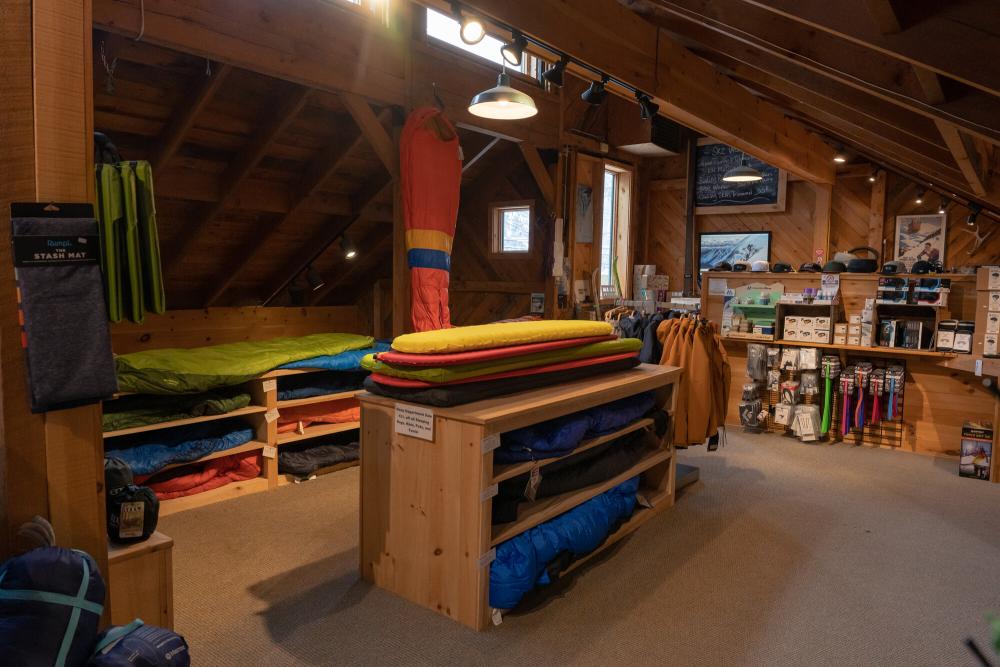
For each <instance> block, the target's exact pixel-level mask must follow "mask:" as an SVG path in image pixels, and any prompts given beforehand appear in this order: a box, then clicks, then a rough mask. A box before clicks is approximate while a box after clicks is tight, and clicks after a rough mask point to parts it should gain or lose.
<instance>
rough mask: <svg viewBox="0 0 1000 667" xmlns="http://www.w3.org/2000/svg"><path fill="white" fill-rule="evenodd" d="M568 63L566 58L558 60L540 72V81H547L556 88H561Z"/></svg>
mask: <svg viewBox="0 0 1000 667" xmlns="http://www.w3.org/2000/svg"><path fill="white" fill-rule="evenodd" d="M567 62H569V61H568V60H567V59H566V56H563V57H562V58H560V59H559V62H557V63H555V64H554V65H552V67H550V68H548V69H547V70H545V71H544V72H542V80H543V81H548V82H549V83H551V84H552V85H553V86H555V87H556V88H562V87H563V75H564V74H565V72H566V63H567Z"/></svg>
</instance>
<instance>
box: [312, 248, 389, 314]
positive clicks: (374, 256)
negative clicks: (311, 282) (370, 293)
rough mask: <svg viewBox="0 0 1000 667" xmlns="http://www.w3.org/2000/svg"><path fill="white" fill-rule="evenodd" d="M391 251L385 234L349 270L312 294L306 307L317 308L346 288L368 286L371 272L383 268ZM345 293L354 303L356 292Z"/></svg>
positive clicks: (350, 290) (352, 290)
mask: <svg viewBox="0 0 1000 667" xmlns="http://www.w3.org/2000/svg"><path fill="white" fill-rule="evenodd" d="M391 250H392V235H391V234H385V235H383V236H381V237H380V238H379V240H378V241H377V242H376V243H375V245H373V246H371V247H369V248H366V249H365V253H364V258H363V259H361V261H359V262H356V263H355V264H354V266H352V267H351V268H350V269H348V270H347V271H344V272H343V273H341V274H340V276H339V277H338V278H337V279H336V280H333V281H330V282H328V283H327V284H326V285H324V286H323V287H321V288H319V289H318V290H316V291H315V292H313V293H312V296H311V298H310V299H309V301H308V305H310V306H317V305H319V304H321V303H323V301H324V300H325V299H326V297H328V296H329V295H331V294H333V293H334V292H335V291H337V290H341V289H342V288H344V287H346V286H349V285H350V286H353V285H355V284H356V283H365V284H370V283H371V282H372V272H373V271H375V270H377V269H378V268H379V267H385V265H386V261H385V259H386V255H387V254H389V253H390V252H391ZM346 291H347V293H348V294H349V295H350V297H351V298H350V299H348V301H354V300H355V299H356V298H357V295H358V290H356V289H349V290H346Z"/></svg>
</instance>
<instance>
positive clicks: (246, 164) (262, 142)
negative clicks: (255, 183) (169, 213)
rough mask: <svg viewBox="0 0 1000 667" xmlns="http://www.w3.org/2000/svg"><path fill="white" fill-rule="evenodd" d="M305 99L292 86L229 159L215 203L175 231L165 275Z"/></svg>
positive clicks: (178, 263)
mask: <svg viewBox="0 0 1000 667" xmlns="http://www.w3.org/2000/svg"><path fill="white" fill-rule="evenodd" d="M308 99H309V89H308V88H302V87H298V86H296V87H295V89H294V90H292V91H291V92H290V93H289V94H288V95H287V96H286V97H285V99H284V101H283V102H282V103H281V104H280V105H279V106H278V108H277V109H275V110H274V112H273V113H272V114H271V116H270V117H269V118H268V120H266V121H265V122H264V123H263V124H262V125H261V126H260V127H259V128H258V129H257V131H256V132H254V133H253V135H252V136H250V137H249V138H248V139H247V143H246V145H245V146H244V148H243V149H242V150H241V151H240V152H239V153H238V154H237V155H236V157H235V158H233V161H232V162H231V163H230V164H229V167H228V168H227V169H226V171H225V173H224V174H223V176H222V187H221V192H220V193H219V200H218V201H216V202H214V203H212V204H209V205H208V206H206V207H204V209H203V210H202V213H201V215H199V216H197V217H195V218H193V219H192V220H190V221H188V222H187V223H186V224H184V225H183V226H182V227H181V229H180V230H179V232H178V234H177V237H178V238H179V241H178V243H177V244H176V246H175V247H173V248H171V249H170V250H169V251H168V252H165V253H164V255H165V260H166V261H165V263H166V265H167V272H168V274H170V273H176V272H177V271H178V270H180V268H181V266H182V262H181V259H182V258H183V257H184V255H185V253H186V252H187V251H188V250H189V249H190V248H191V247H192V246H194V244H195V243H196V242H197V241H198V239H199V238H200V237H201V235H202V234H204V233H206V231H207V227H208V224H209V223H210V222H212V220H213V219H214V218H215V217H216V216H217V215H219V213H221V212H222V211H223V210H225V209H226V208H227V207H228V206H229V205H230V203H231V199H232V196H233V194H234V193H235V192H236V191H237V189H238V188H239V186H240V184H241V183H242V182H243V180H244V179H245V178H246V177H247V176H248V175H249V174H250V172H251V171H253V169H254V167H256V166H257V164H258V163H259V162H260V160H261V158H263V157H264V155H266V154H267V150H268V147H269V146H270V145H271V143H272V142H273V141H274V140H275V139H276V138H277V137H278V136H279V135H280V134H281V133H282V132H284V131H285V128H287V127H288V125H289V123H291V122H292V120H293V119H294V118H295V117H296V116H297V115H298V114H299V112H300V111H302V109H303V107H305V105H306V102H307V101H308Z"/></svg>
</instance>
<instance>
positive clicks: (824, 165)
mask: <svg viewBox="0 0 1000 667" xmlns="http://www.w3.org/2000/svg"><path fill="white" fill-rule="evenodd" d="M467 4H468V5H470V6H472V7H474V8H475V9H477V10H479V11H481V12H483V14H485V15H487V16H490V17H493V18H495V19H498V20H500V21H502V22H504V23H507V24H510V25H515V26H517V27H518V28H520V29H521V30H522V31H524V32H525V33H527V34H529V35H531V36H533V37H535V38H537V39H539V40H540V41H542V42H545V43H547V44H551V45H552V46H553V47H555V48H557V49H560V50H562V51H565V52H566V53H569V54H570V55H572V56H573V57H575V58H578V59H580V60H581V61H583V62H586V63H587V64H589V65H591V66H593V67H595V68H597V69H599V70H601V71H604V72H607V73H608V74H611V75H613V76H615V77H616V78H619V79H621V80H622V81H624V82H626V83H628V84H630V85H632V86H635V87H637V88H639V89H641V90H643V91H645V92H647V93H649V94H650V95H652V96H653V97H654V98H655V99H656V102H657V103H658V104H659V105H660V113H661V114H663V115H664V116H667V117H668V118H672V119H673V120H675V121H677V122H679V123H681V124H682V125H686V126H687V127H690V128H692V129H694V130H697V131H699V132H701V133H703V134H707V135H710V136H713V137H715V138H717V139H719V140H720V141H724V142H726V143H728V144H730V145H733V146H736V147H737V148H739V149H741V150H744V151H746V152H747V153H750V154H751V155H754V156H756V157H758V158H760V159H762V160H765V161H767V162H768V163H770V164H773V165H776V166H778V167H781V168H783V169H787V170H788V171H790V172H792V173H795V174H799V175H800V176H802V177H804V178H808V179H810V180H813V181H818V182H824V183H830V182H832V181H833V179H834V169H833V164H834V163H833V149H832V148H831V147H829V146H827V145H825V144H824V143H823V142H822V141H821V140H820V139H819V138H818V137H815V136H813V135H810V133H809V132H808V131H806V130H805V128H804V127H802V125H800V124H799V123H797V122H795V121H792V120H789V119H787V118H785V116H784V115H783V114H782V113H781V112H780V111H779V110H778V109H777V108H775V107H773V106H771V105H770V104H768V103H766V102H764V101H762V100H758V99H755V98H754V97H753V96H752V95H751V94H750V93H749V92H748V91H746V90H744V89H743V88H742V87H741V86H740V85H739V84H737V83H736V82H735V81H732V80H731V79H728V78H727V77H725V76H722V75H721V74H719V73H718V72H715V71H714V70H713V69H712V67H711V66H710V65H708V64H707V63H705V62H704V61H702V60H701V59H700V58H697V57H696V56H694V54H692V53H691V52H690V51H688V50H687V49H685V48H683V47H682V46H680V45H679V44H677V43H676V42H675V41H674V40H672V39H670V38H669V37H668V36H667V35H665V34H660V32H659V31H658V30H657V28H656V27H655V26H654V25H652V24H650V23H649V22H647V21H645V20H644V19H643V18H642V17H640V16H638V15H636V14H635V13H633V12H631V11H629V10H628V9H627V8H626V7H623V6H622V5H620V4H618V3H617V2H615V0H579V1H577V2H572V3H570V2H565V1H564V0H538V1H536V2H530V3H526V2H509V0H469V2H467Z"/></svg>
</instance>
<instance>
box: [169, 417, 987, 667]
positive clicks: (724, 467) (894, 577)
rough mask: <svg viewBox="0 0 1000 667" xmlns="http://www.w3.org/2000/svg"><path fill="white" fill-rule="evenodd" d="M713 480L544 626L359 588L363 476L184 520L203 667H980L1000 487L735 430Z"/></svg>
mask: <svg viewBox="0 0 1000 667" xmlns="http://www.w3.org/2000/svg"><path fill="white" fill-rule="evenodd" d="M680 460H682V461H684V462H687V463H693V464H695V465H698V466H700V467H701V481H700V482H698V483H696V484H695V485H693V486H692V487H690V488H689V489H687V490H686V491H685V492H684V493H683V495H682V496H681V497H680V498H679V499H678V503H677V505H676V506H675V507H674V508H673V509H672V510H670V511H668V512H666V513H665V514H664V515H661V516H660V517H657V518H656V519H654V520H653V521H651V522H649V523H647V524H646V525H645V526H644V527H643V528H642V529H640V530H639V531H638V532H637V533H636V534H635V535H634V536H632V537H631V538H629V539H627V540H623V542H622V543H621V545H620V546H617V547H616V548H614V549H612V550H611V552H610V554H609V555H608V556H607V557H604V558H601V559H598V560H597V561H596V562H595V563H594V564H593V565H590V566H587V567H584V568H581V570H580V573H579V575H577V576H575V577H572V578H570V581H568V582H564V584H565V585H564V590H561V591H559V594H558V595H556V596H554V597H553V598H552V599H550V600H549V601H548V602H546V603H544V604H542V605H540V606H539V607H538V608H536V609H534V610H533V611H531V612H530V613H525V614H521V615H509V616H507V617H506V618H505V619H504V622H503V624H502V625H501V626H500V627H497V628H493V629H491V630H490V631H489V632H485V633H475V632H472V631H470V630H467V629H465V628H464V627H462V626H459V625H458V624H456V623H453V622H451V621H449V620H447V619H445V618H443V617H440V616H437V615H436V614H434V613H432V612H430V611H425V610H424V609H422V608H419V607H417V606H415V605H411V604H409V603H407V602H405V601H403V600H401V599H398V598H396V597H394V596H393V595H391V594H389V593H386V592H384V591H381V590H378V589H374V588H372V587H370V586H368V585H367V584H365V583H362V582H360V581H359V580H358V577H357V573H356V572H357V558H358V555H357V521H358V519H357V502H358V500H357V499H358V475H357V469H351V470H347V471H342V472H339V473H335V474H333V475H329V476H327V477H325V478H323V479H319V480H316V481H313V482H308V483H306V484H302V485H299V486H289V487H284V488H282V489H279V490H277V491H273V492H270V493H261V494H256V495H253V496H248V497H246V498H242V499H237V500H233V501H229V502H225V503H220V504H217V505H214V506H211V507H206V508H202V509H197V510H191V511H188V512H183V513H181V514H178V515H174V516H171V517H167V518H165V519H164V520H163V521H162V522H161V530H162V531H163V532H165V533H167V534H169V535H172V536H173V537H174V539H175V541H176V548H175V550H174V553H175V556H174V581H175V587H176V588H175V600H176V602H175V608H176V617H177V627H178V630H179V631H180V632H182V633H183V634H184V635H185V636H186V637H187V639H188V641H189V642H190V644H191V650H192V654H193V657H194V663H195V664H196V665H199V666H200V665H213V666H214V665H219V666H228V665H241V666H242V665H268V666H276V665H334V664H337V665H345V664H370V665H385V664H461V665H470V664H494V663H496V664H500V663H503V664H506V665H536V664H543V663H545V664H585V665H607V664H640V665H647V664H648V665H652V664H656V665H665V664H674V665H692V664H694V665H806V664H808V665H875V664H879V665H934V666H941V665H974V664H976V663H975V662H974V661H973V660H972V658H971V656H970V654H968V652H967V651H966V649H965V648H964V647H963V645H962V641H963V639H964V638H965V637H966V636H969V635H972V636H974V637H975V638H976V639H977V640H978V641H979V644H980V646H982V647H983V648H988V646H989V643H988V629H987V627H986V623H985V621H984V620H983V615H984V613H986V612H987V611H990V610H995V611H998V612H1000V512H998V511H997V508H998V507H1000V485H995V484H989V483H987V482H982V481H977V480H969V479H962V478H959V477H958V474H957V464H956V463H953V462H951V461H944V460H935V459H929V458H925V457H919V456H914V455H909V454H902V453H894V452H888V451H881V450H869V449H856V448H852V447H849V446H845V445H838V446H832V447H821V446H809V445H803V444H800V443H797V442H794V441H790V440H786V439H783V438H779V437H775V436H744V435H740V434H736V433H732V434H730V437H729V444H728V446H726V447H725V448H724V449H722V450H720V451H719V452H716V453H710V452H706V451H704V449H701V448H698V449H694V450H689V451H686V452H683V453H682V454H681V459H680Z"/></svg>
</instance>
